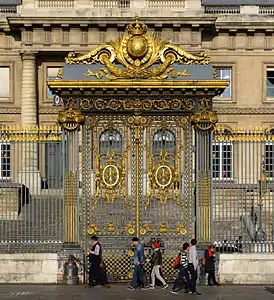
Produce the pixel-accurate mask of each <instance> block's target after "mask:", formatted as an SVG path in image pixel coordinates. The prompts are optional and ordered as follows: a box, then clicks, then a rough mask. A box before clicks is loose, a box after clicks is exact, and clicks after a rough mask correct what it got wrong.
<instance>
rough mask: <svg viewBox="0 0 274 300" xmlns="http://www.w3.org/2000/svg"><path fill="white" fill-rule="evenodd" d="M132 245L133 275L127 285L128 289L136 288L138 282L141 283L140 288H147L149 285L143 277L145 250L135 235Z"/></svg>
mask: <svg viewBox="0 0 274 300" xmlns="http://www.w3.org/2000/svg"><path fill="white" fill-rule="evenodd" d="M132 246H133V247H134V257H133V264H134V271H133V277H132V281H131V285H130V286H129V287H128V289H129V290H136V288H137V286H138V282H139V283H140V284H141V288H142V290H148V289H149V285H148V282H147V280H146V277H145V270H144V265H145V251H144V247H143V246H142V245H141V243H140V242H139V239H138V238H137V237H134V238H133V239H132Z"/></svg>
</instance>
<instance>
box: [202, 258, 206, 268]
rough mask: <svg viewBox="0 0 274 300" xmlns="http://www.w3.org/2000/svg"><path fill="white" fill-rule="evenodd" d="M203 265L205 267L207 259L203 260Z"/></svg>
mask: <svg viewBox="0 0 274 300" xmlns="http://www.w3.org/2000/svg"><path fill="white" fill-rule="evenodd" d="M202 265H203V266H205V265H206V259H205V258H202Z"/></svg>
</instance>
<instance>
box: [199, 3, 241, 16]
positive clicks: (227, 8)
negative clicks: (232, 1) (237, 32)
mask: <svg viewBox="0 0 274 300" xmlns="http://www.w3.org/2000/svg"><path fill="white" fill-rule="evenodd" d="M240 10H241V8H240V6H239V5H206V6H204V12H205V14H221V15H236V14H240Z"/></svg>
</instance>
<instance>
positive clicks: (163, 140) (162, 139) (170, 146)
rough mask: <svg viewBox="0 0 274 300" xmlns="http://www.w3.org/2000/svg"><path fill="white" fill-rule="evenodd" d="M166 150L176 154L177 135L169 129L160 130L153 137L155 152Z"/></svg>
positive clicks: (153, 149)
mask: <svg viewBox="0 0 274 300" xmlns="http://www.w3.org/2000/svg"><path fill="white" fill-rule="evenodd" d="M161 150H162V151H166V152H169V153H172V154H176V137H175V134H174V133H173V132H171V131H169V130H158V131H157V132H156V133H155V135H154V137H153V146H152V152H153V154H155V153H159V152H161Z"/></svg>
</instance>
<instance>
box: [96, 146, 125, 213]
mask: <svg viewBox="0 0 274 300" xmlns="http://www.w3.org/2000/svg"><path fill="white" fill-rule="evenodd" d="M125 164H126V151H124V153H123V154H121V153H116V152H112V151H110V150H109V151H108V152H107V153H102V154H99V155H97V156H96V176H95V183H96V192H95V195H94V198H93V199H92V202H91V207H92V209H93V210H94V209H95V207H96V206H97V204H98V201H99V200H100V199H104V200H105V201H106V203H114V202H115V201H116V200H118V199H123V201H124V203H125V205H126V206H127V207H128V208H129V206H130V203H129V202H128V194H127V192H126V166H125Z"/></svg>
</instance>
